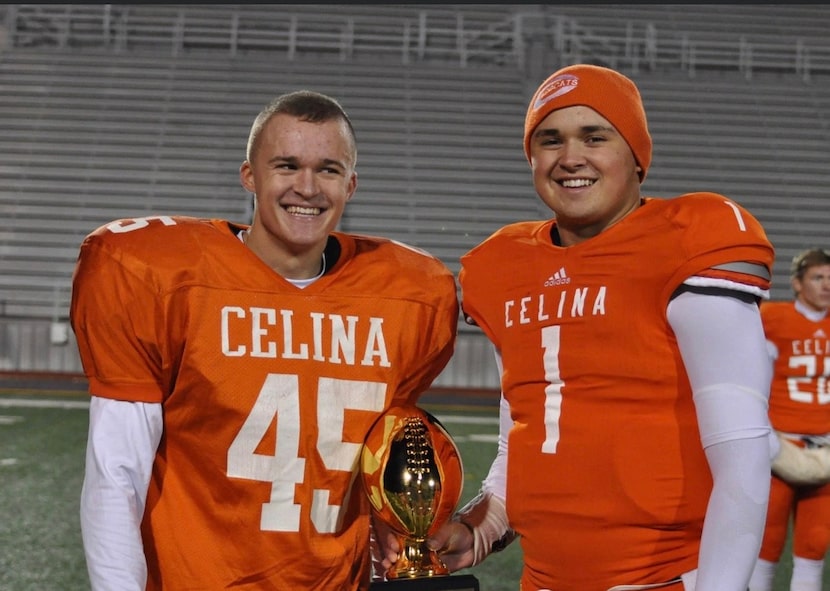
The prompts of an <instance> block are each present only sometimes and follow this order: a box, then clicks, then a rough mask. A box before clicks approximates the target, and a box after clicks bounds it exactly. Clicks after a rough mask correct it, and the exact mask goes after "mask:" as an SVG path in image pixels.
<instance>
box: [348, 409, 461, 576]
mask: <svg viewBox="0 0 830 591" xmlns="http://www.w3.org/2000/svg"><path fill="white" fill-rule="evenodd" d="M361 465H362V475H363V486H364V488H365V490H366V494H367V495H368V497H369V502H370V504H371V506H372V510H373V511H374V514H375V518H376V519H380V520H382V521H384V522H385V523H386V524H387V525H388V526H389V527H391V528H392V530H394V531H395V532H396V533H397V534H398V535H399V536H400V541H401V548H402V552H401V555H400V559H399V560H398V562H397V563H396V564H394V565H393V566H392V567H391V568H390V569H389V571H388V572H387V573H386V576H387V578H390V579H397V578H416V577H431V576H435V575H445V574H448V570H447V568H446V567H445V566H444V565H443V564H442V563H441V561H440V560H439V559H438V557H437V556H436V555H435V553H434V552H433V551H431V550H429V549H428V548H427V547H426V543H425V540H426V538H427V537H428V536H429V535H430V534H431V533H433V532H435V531H436V530H437V529H438V528H439V527H441V525H443V524H444V523H445V522H446V521H447V520H449V518H450V517H451V516H452V514H453V512H454V511H455V508H456V506H457V504H458V501H459V499H460V498H461V489H462V486H463V483H464V470H463V467H462V464H461V454H460V453H459V451H458V448H457V447H456V445H455V442H454V441H453V440H452V437H450V434H449V433H447V431H446V429H444V427H443V426H442V425H441V423H440V422H438V420H437V419H436V418H435V417H434V416H432V415H431V414H429V413H428V412H427V411H425V410H423V409H422V408H419V407H417V406H407V407H393V408H390V409H388V410H387V411H386V412H385V413H383V414H382V415H381V416H380V417H379V418H378V420H377V421H376V422H375V424H374V425H373V426H372V428H371V430H370V431H369V434H368V435H367V436H366V440H365V442H364V446H363V451H362V455H361Z"/></svg>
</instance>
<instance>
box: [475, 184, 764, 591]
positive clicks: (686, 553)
mask: <svg viewBox="0 0 830 591" xmlns="http://www.w3.org/2000/svg"><path fill="white" fill-rule="evenodd" d="M554 224H555V222H554V221H543V222H521V223H516V224H512V225H509V226H507V227H505V228H503V229H501V230H499V231H498V232H496V233H495V234H494V235H493V236H491V237H490V238H488V239H487V240H486V241H484V242H483V243H482V244H480V245H479V246H477V247H476V248H474V249H473V250H471V251H470V252H469V253H467V254H466V255H465V256H464V257H462V259H461V262H462V270H461V274H460V282H461V289H462V307H463V310H464V312H465V314H466V315H468V316H470V317H471V318H472V319H473V320H474V321H475V322H476V323H477V324H478V325H479V326H480V327H481V328H482V330H483V331H484V332H485V333H486V334H487V336H488V337H489V338H490V340H492V342H493V343H494V344H495V346H496V347H497V348H498V349H499V350H500V352H501V356H502V361H503V374H502V388H503V392H504V396H505V397H506V399H507V401H508V402H509V404H510V412H511V416H512V418H513V421H514V426H513V428H512V430H511V432H510V434H509V439H508V441H509V445H508V459H507V499H506V501H507V511H508V515H509V518H510V523H511V525H512V526H513V527H514V529H515V530H516V531H517V532H518V533H519V534H520V536H521V543H522V548H523V551H524V561H525V568H524V571H523V575H522V589H524V590H525V591H536V590H537V589H554V590H556V591H605V590H606V589H608V588H609V587H612V586H614V585H632V584H648V583H659V582H664V581H668V580H670V579H673V578H674V577H677V576H678V575H680V574H681V573H683V572H685V571H688V570H691V569H694V568H696V565H697V553H698V548H699V539H700V535H701V529H702V523H703V518H704V514H705V511H706V504H707V500H708V497H709V493H710V491H711V474H710V472H709V468H708V465H707V462H706V458H705V455H704V453H703V450H702V448H701V443H700V434H699V431H698V425H697V419H696V416H695V408H694V404H693V401H692V393H691V388H690V385H689V382H688V377H687V376H686V373H685V371H684V369H683V363H682V360H681V357H680V353H679V350H678V346H677V343H676V341H675V338H674V335H673V332H672V330H671V327H670V326H669V324H668V320H667V318H666V307H667V305H668V303H669V301H670V298H671V296H672V294H673V293H674V292H675V290H676V289H677V288H678V286H680V284H681V283H682V282H683V281H684V280H685V279H687V278H688V277H690V276H695V275H696V276H705V277H710V278H714V279H719V280H730V281H733V282H738V283H742V284H745V285H748V286H752V287H753V288H760V289H768V287H769V280H768V278H762V277H758V276H755V275H752V274H747V275H744V274H741V273H739V272H736V271H730V270H729V269H728V268H721V269H719V270H713V267H716V266H719V265H724V264H726V263H730V262H751V263H756V264H761V265H763V266H765V267H766V268H767V272H768V271H769V268H770V267H771V264H772V261H773V249H772V247H771V246H770V243H769V242H768V240H767V238H766V236H765V234H764V231H763V229H762V228H761V226H760V224H759V223H758V222H757V221H756V220H755V219H754V218H753V217H752V216H751V215H750V214H749V213H748V212H746V211H745V210H744V209H742V208H741V207H739V206H738V205H737V204H735V203H734V202H732V201H730V200H728V199H726V198H724V197H721V196H719V195H714V194H693V195H688V196H685V197H679V198H676V199H670V200H658V199H646V200H645V203H644V204H643V205H642V206H641V207H640V208H638V209H637V210H636V211H634V212H633V213H631V214H630V215H629V216H627V217H626V218H625V219H624V220H622V221H621V222H619V223H617V224H616V225H614V226H612V227H611V228H609V229H607V230H606V231H604V232H603V233H601V234H599V235H598V236H595V237H593V238H591V239H590V240H587V241H585V242H582V243H580V244H577V245H575V246H571V247H568V248H561V247H558V246H555V245H554V244H553V242H552V240H551V230H552V228H553V226H554ZM762 274H763V273H762Z"/></svg>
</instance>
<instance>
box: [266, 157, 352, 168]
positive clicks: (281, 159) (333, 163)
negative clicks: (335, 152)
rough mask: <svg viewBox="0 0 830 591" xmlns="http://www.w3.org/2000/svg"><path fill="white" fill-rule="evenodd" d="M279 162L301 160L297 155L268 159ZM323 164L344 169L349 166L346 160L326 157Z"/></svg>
mask: <svg viewBox="0 0 830 591" xmlns="http://www.w3.org/2000/svg"><path fill="white" fill-rule="evenodd" d="M278 162H287V163H288V164H294V165H297V164H298V163H299V160H298V158H297V157H296V156H274V157H273V158H270V159H269V160H268V164H276V163H278ZM321 165H322V166H338V167H340V168H343V169H344V170H345V169H346V168H348V166H347V165H346V164H345V163H344V162H341V161H340V160H335V159H333V158H324V159H323V161H322V162H321Z"/></svg>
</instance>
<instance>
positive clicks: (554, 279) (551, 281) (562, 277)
mask: <svg viewBox="0 0 830 591" xmlns="http://www.w3.org/2000/svg"><path fill="white" fill-rule="evenodd" d="M570 282H571V278H570V277H568V274H567V273H566V272H565V267H562V268H561V269H559V270H558V271H556V272H555V273H554V274H553V275H551V276H550V277H548V279H547V281H545V287H553V286H554V285H567V284H568V283H570Z"/></svg>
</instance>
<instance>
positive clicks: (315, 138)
mask: <svg viewBox="0 0 830 591" xmlns="http://www.w3.org/2000/svg"><path fill="white" fill-rule="evenodd" d="M356 156H357V151H356V146H355V137H354V131H353V129H352V125H351V123H350V121H349V118H348V117H347V115H346V113H345V112H344V111H343V109H342V108H341V107H340V105H339V104H338V103H337V102H336V101H334V100H333V99H331V98H329V97H326V96H324V95H321V94H318V93H314V92H309V91H300V92H296V93H291V94H287V95H284V96H281V97H278V98H277V99H276V100H275V101H273V102H272V103H271V104H270V105H269V106H268V107H267V108H266V109H264V110H263V111H262V112H261V113H260V114H259V116H258V117H257V118H256V120H255V121H254V123H253V126H252V129H251V132H250V137H249V140H248V149H247V155H246V160H245V161H244V163H243V164H242V166H241V169H240V179H241V183H242V185H243V186H244V187H245V188H246V189H247V190H248V191H250V192H252V193H254V194H255V199H256V207H255V212H254V216H253V221H252V223H251V225H250V227H248V226H246V225H242V224H236V223H232V222H228V221H223V220H202V219H193V218H185V217H167V216H156V217H149V218H141V219H130V220H119V221H115V222H113V223H110V224H107V225H105V226H103V227H101V228H99V229H98V230H96V231H95V232H93V233H92V234H90V235H89V236H88V237H87V238H86V240H85V241H84V243H83V245H82V247H81V252H80V256H79V260H78V264H77V268H76V271H75V276H74V289H73V298H72V325H73V328H74V330H75V332H76V334H77V337H78V345H79V349H80V353H81V357H82V360H83V363H84V370H85V373H86V375H87V376H88V378H89V384H90V392H91V394H92V402H91V409H90V430H89V442H88V447H87V462H86V475H85V480H84V486H83V491H82V498H81V522H82V533H83V541H84V548H85V552H86V557H87V563H88V570H89V575H90V579H91V582H92V589H93V590H95V591H98V590H103V589H107V590H111V589H118V590H119V591H139V590H144V589H148V590H161V589H163V590H165V591H173V590H180V589H194V590H195V589H204V590H208V589H210V590H215V589H230V588H233V589H258V590H264V589H286V590H287V589H303V590H319V591H323V590H325V591H330V590H332V589H337V590H346V591H356V590H358V589H361V590H364V589H367V588H368V586H369V578H370V570H371V568H370V555H369V551H368V545H369V531H370V518H369V505H368V502H367V499H366V498H365V495H364V494H362V492H361V491H362V489H361V488H360V486H359V480H358V479H357V477H356V476H357V473H358V472H357V467H356V465H357V461H358V455H359V452H360V448H361V445H362V442H363V440H364V438H365V436H366V433H367V432H368V430H369V428H370V426H371V425H372V423H373V421H374V419H375V417H377V416H378V415H379V414H380V413H381V412H382V411H383V410H384V409H386V408H387V407H389V406H391V405H395V404H404V403H411V402H414V401H415V400H416V399H417V398H418V396H419V395H420V394H421V393H422V392H423V391H424V390H425V389H426V388H427V387H428V386H429V385H430V383H431V382H432V381H433V379H434V378H435V377H436V376H437V375H438V374H439V373H440V372H441V370H442V369H443V368H444V366H445V365H446V363H447V361H448V359H449V357H450V355H451V354H452V349H453V344H454V339H455V332H456V328H457V327H456V322H457V318H458V305H457V304H458V302H457V299H456V289H455V282H454V279H453V276H452V274H451V273H450V272H449V271H448V270H447V268H446V267H445V266H444V265H443V264H442V263H441V262H440V261H438V260H437V259H436V258H434V257H432V256H430V255H428V254H426V253H424V252H422V251H418V250H416V249H413V248H409V247H406V246H404V245H402V244H399V243H396V242H393V241H390V240H386V239H381V238H374V237H366V236H356V235H348V234H344V233H341V232H338V231H336V230H335V227H336V226H337V224H338V222H339V221H340V219H341V216H342V214H343V211H344V208H345V207H346V204H347V202H348V201H349V200H350V199H351V197H352V195H353V194H354V192H355V188H356V186H357V174H356V172H355V162H356Z"/></svg>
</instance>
